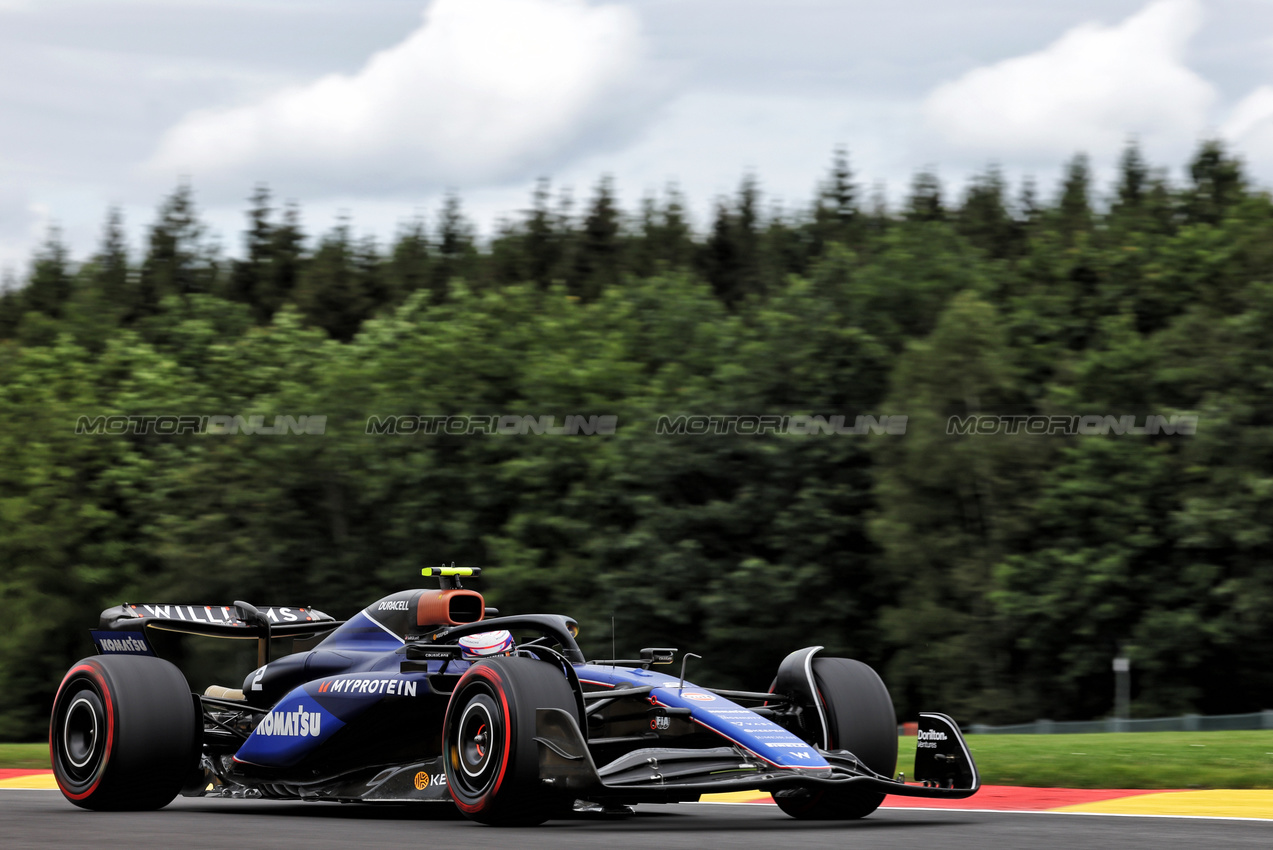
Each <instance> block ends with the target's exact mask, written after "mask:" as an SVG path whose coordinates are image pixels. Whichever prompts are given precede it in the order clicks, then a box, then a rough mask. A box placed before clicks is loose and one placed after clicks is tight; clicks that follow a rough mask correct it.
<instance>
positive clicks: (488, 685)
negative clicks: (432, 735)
mask: <svg viewBox="0 0 1273 850" xmlns="http://www.w3.org/2000/svg"><path fill="white" fill-rule="evenodd" d="M537 708H560V709H564V710H566V711H568V712H570V714H571V716H572V717H574V718H575V719H576V720H578V719H579V718H578V714H579V712H578V709H577V708H576V701H575V695H574V693H573V692H572V691H571V689H570V684H569V683H568V682H567V681H566V678H565V677H564V676H563V675H562V674H561V673H560V671H558V670H557V669H555V668H554V667H553V666H552V665H549V664H545V663H544V662H542V661H536V660H534V659H532V658H520V657H512V658H493V659H490V660H488V661H483V662H481V663H480V664H476V665H474V666H473V667H470V668H469V670H468V672H467V673H465V674H464V675H463V676H462V677H461V678H460V681H459V683H458V684H457V685H456V687H455V691H454V692H453V693H452V695H451V701H450V703H449V704H448V705H447V709H446V719H445V721H444V722H443V727H442V740H443V755H444V762H445V766H446V782H447V787H448V788H449V789H450V791H451V797H452V799H454V800H455V804H456V805H457V806H459V808H460V811H461V812H463V813H464V815H465V816H466V817H468V818H470V819H471V820H475V821H478V822H479V823H485V824H490V825H492V826H531V825H534V824H538V823H543V822H544V821H546V820H548V819H549V818H553V817H564V816H565V815H567V814H569V812H570V810H571V806H572V805H573V803H574V798H573V797H569V796H567V795H563V794H561V793H559V792H554V791H552V790H551V789H549V788H548V787H547V786H545V785H544V784H543V783H541V782H540V781H539V745H538V744H536V743H535V709H537Z"/></svg>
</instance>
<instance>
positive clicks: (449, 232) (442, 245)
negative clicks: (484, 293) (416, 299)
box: [429, 192, 476, 301]
mask: <svg viewBox="0 0 1273 850" xmlns="http://www.w3.org/2000/svg"><path fill="white" fill-rule="evenodd" d="M437 247H438V253H437V258H436V261H435V262H434V263H433V264H432V269H431V273H430V282H429V288H430V289H432V290H433V297H434V300H435V301H442V300H445V298H446V294H447V291H448V290H449V289H450V284H451V280H452V278H456V277H461V278H469V281H468V282H469V284H470V285H472V284H473V283H474V281H473V280H472V279H471V277H472V271H473V269H472V261H473V257H474V255H475V254H476V248H475V247H474V244H473V226H472V224H470V223H469V221H468V219H467V218H465V216H464V210H463V208H462V206H461V204H460V197H459V195H457V194H455V193H454V192H448V193H447V196H446V199H445V200H444V201H443V202H442V210H441V212H439V213H438V235H437Z"/></svg>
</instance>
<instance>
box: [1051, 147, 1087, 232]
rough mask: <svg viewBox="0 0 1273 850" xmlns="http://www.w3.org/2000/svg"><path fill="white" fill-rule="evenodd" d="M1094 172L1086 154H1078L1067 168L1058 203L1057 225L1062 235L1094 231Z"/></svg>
mask: <svg viewBox="0 0 1273 850" xmlns="http://www.w3.org/2000/svg"><path fill="white" fill-rule="evenodd" d="M1091 191H1092V171H1091V168H1090V167H1089V165H1088V161H1087V155H1086V154H1077V155H1075V157H1074V158H1073V159H1072V160H1070V162H1069V164H1068V165H1066V167H1065V179H1064V180H1063V181H1062V183H1061V197H1060V199H1059V200H1058V201H1057V223H1058V226H1059V228H1060V231H1061V233H1062V234H1064V235H1065V236H1066V237H1067V238H1070V239H1073V238H1074V235H1075V234H1077V233H1080V232H1086V231H1089V230H1091V229H1092V204H1091Z"/></svg>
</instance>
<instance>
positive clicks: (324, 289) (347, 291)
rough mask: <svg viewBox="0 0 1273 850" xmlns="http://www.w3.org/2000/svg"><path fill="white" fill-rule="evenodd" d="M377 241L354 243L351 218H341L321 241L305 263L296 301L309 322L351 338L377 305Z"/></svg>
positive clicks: (333, 334) (344, 339) (345, 339)
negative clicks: (374, 272)
mask: <svg viewBox="0 0 1273 850" xmlns="http://www.w3.org/2000/svg"><path fill="white" fill-rule="evenodd" d="M374 261H375V243H374V242H372V243H368V241H367V240H364V241H363V242H361V243H359V244H354V242H353V237H352V235H351V233H350V227H349V221H348V219H342V220H341V221H340V222H339V223H338V224H337V225H336V227H335V228H333V229H332V231H331V232H330V233H328V234H327V235H326V236H324V237H323V239H322V240H321V241H320V242H319V245H318V250H317V251H315V252H314V256H313V257H312V258H311V259H310V261H309V263H307V264H306V267H305V271H304V273H303V274H302V276H301V282H300V286H299V289H298V292H297V298H296V305H297V307H299V308H300V310H301V311H302V312H303V313H304V314H305V317H306V319H308V321H309V322H310V324H313V325H317V326H318V327H320V328H323V329H324V330H326V331H327V333H328V334H330V335H331V337H332V338H333V339H338V340H340V341H341V342H348V341H349V340H350V339H353V337H354V335H355V334H356V333H358V329H359V327H361V326H362V323H363V320H364V319H366V318H368V317H369V316H370V315H371V314H372V312H373V311H374V309H375V308H376V306H377V305H376V303H375V301H376V293H375V291H374V290H375V286H374V281H372V280H369V274H370V273H371V272H372V270H373V268H374V265H375V262H374Z"/></svg>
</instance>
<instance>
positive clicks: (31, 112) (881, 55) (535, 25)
mask: <svg viewBox="0 0 1273 850" xmlns="http://www.w3.org/2000/svg"><path fill="white" fill-rule="evenodd" d="M1133 136H1134V137H1136V138H1138V139H1139V140H1140V141H1141V144H1142V146H1143V147H1144V149H1145V151H1146V153H1147V155H1148V157H1149V158H1150V160H1151V161H1152V162H1154V163H1155V164H1158V165H1163V166H1169V167H1170V168H1171V169H1172V173H1173V174H1174V175H1177V176H1178V175H1179V174H1180V172H1181V167H1182V166H1183V164H1184V163H1185V162H1186V160H1187V158H1188V156H1189V154H1190V152H1191V151H1192V150H1193V149H1194V148H1195V147H1196V145H1197V143H1198V141H1199V140H1200V139H1203V138H1209V137H1217V136H1218V137H1221V138H1224V139H1226V140H1227V141H1228V142H1229V143H1230V144H1231V145H1232V146H1233V147H1234V149H1236V150H1237V151H1238V152H1239V153H1240V154H1241V155H1242V156H1243V157H1244V158H1245V159H1246V161H1247V163H1248V165H1249V167H1250V170H1251V171H1252V173H1253V174H1254V175H1255V176H1256V177H1257V179H1258V180H1259V181H1260V182H1262V183H1263V184H1264V185H1266V186H1268V185H1273V0H1099V2H1098V0H1069V2H1067V3H1064V4H1060V3H1040V2H1037V0H960V2H957V3H956V2H952V0H892V2H889V3H880V2H868V0H432V2H428V0H0V268H9V269H11V270H13V271H15V272H18V273H21V272H22V271H23V270H24V269H25V266H26V263H27V260H28V257H29V255H30V252H31V250H32V248H33V246H34V245H35V244H36V243H37V242H38V241H39V240H40V239H41V238H42V235H43V234H44V233H45V232H46V231H47V229H48V227H49V226H50V224H56V225H57V226H59V227H60V228H61V229H62V230H63V232H64V233H65V235H66V238H67V240H68V241H69V242H70V243H71V245H72V248H73V250H74V252H75V254H76V256H78V257H83V256H85V255H86V254H87V253H89V252H90V251H91V250H92V249H93V247H94V245H95V244H96V242H97V239H98V234H99V232H100V229H101V224H102V221H103V218H104V215H105V211H106V209H107V208H108V207H109V206H112V205H114V206H119V207H121V208H122V209H123V210H124V213H125V217H126V220H127V222H128V225H129V229H130V232H131V234H132V236H133V238H134V241H136V242H137V243H138V244H140V240H141V237H142V233H143V231H144V228H145V225H146V224H147V223H148V222H149V221H150V220H151V219H152V218H153V215H154V208H155V206H156V203H157V202H158V201H159V200H160V199H161V198H162V197H163V196H164V195H165V194H166V193H167V192H169V191H171V189H172V188H173V187H174V186H175V185H176V184H177V182H178V181H179V180H181V179H189V180H190V182H191V183H192V185H193V187H194V189H195V193H196V198H197V201H198V203H199V205H200V207H201V209H202V210H203V212H204V216H205V218H206V220H207V221H209V222H210V223H211V224H212V226H213V230H214V232H216V233H218V234H219V235H220V240H221V242H222V243H223V245H224V247H225V250H226V251H227V252H228V253H231V254H233V253H237V252H238V250H239V242H240V231H241V229H242V221H243V211H244V209H245V206H246V204H245V200H244V199H245V198H246V197H247V196H248V194H249V193H250V191H251V189H252V187H253V185H255V184H256V183H259V182H265V183H268V185H269V186H270V187H271V188H272V189H273V191H274V192H275V194H276V196H278V197H281V198H287V199H294V200H296V201H297V202H299V203H300V205H301V208H302V212H303V217H304V222H305V226H306V228H307V229H308V231H309V232H310V233H315V232H319V231H322V230H324V229H326V228H328V227H330V226H331V225H332V223H333V222H334V221H335V220H336V217H337V216H338V215H340V214H341V213H342V212H347V213H348V214H349V215H351V216H352V218H353V221H354V225H355V228H356V229H357V230H359V231H361V232H370V233H375V234H378V235H380V236H382V237H386V238H387V237H389V236H391V235H392V233H393V232H394V229H395V227H396V226H397V224H398V223H399V222H401V221H402V220H404V219H407V218H409V217H411V216H413V215H415V214H417V213H420V212H423V213H424V214H425V215H426V217H428V216H430V215H431V214H432V213H433V211H434V210H436V208H437V206H438V204H439V203H440V200H441V197H442V195H443V193H444V192H445V191H446V190H448V189H456V190H458V191H459V192H460V193H461V195H462V197H463V198H464V201H465V205H466V208H467V209H468V210H469V212H470V214H471V215H472V216H473V217H474V218H475V219H476V220H477V222H478V224H479V226H480V227H481V229H482V230H483V231H485V232H489V231H490V229H491V226H492V223H493V222H494V221H495V220H496V219H497V218H498V217H499V216H501V215H504V216H512V215H516V214H517V212H518V211H519V210H521V209H523V208H524V207H526V206H527V203H528V198H529V194H530V190H531V187H532V185H533V183H534V180H535V178H537V177H539V176H548V177H550V178H551V179H552V180H553V183H554V185H555V186H559V187H560V186H570V187H573V188H574V191H575V194H576V196H586V195H587V194H588V192H589V191H590V189H591V187H592V185H593V184H594V183H595V182H596V180H597V178H598V177H599V176H600V175H601V174H607V173H608V174H611V175H613V176H614V178H615V181H616V184H617V186H618V189H619V193H620V197H621V200H622V202H623V203H624V204H625V205H626V206H627V207H629V208H634V207H635V204H636V201H637V200H639V198H640V197H641V196H642V195H643V194H646V193H650V192H657V191H659V190H661V188H662V187H663V186H665V185H666V184H667V182H668V181H670V180H675V181H676V182H678V183H679V185H680V186H681V187H682V188H683V189H684V190H685V192H686V193H687V194H688V195H689V196H690V199H691V201H692V202H693V203H694V206H695V209H696V210H697V211H698V212H699V223H700V225H701V224H702V223H703V221H702V219H703V217H704V216H705V214H706V209H707V207H708V205H709V204H710V202H711V200H712V198H714V197H716V196H718V195H720V194H724V193H729V192H732V191H733V190H734V189H735V188H736V186H737V184H738V181H739V179H740V178H741V176H742V175H743V174H744V173H747V172H749V171H750V172H754V173H755V174H756V175H757V176H758V177H759V179H760V181H761V185H762V188H763V190H764V191H765V193H766V196H767V197H768V198H769V199H770V200H771V201H781V202H785V203H786V204H787V205H789V206H790V205H794V204H804V203H806V202H807V201H808V199H809V198H810V197H811V195H812V192H813V189H814V186H815V184H816V183H817V181H818V180H819V178H820V177H821V176H822V175H823V174H824V173H825V171H826V168H827V166H828V163H829V161H830V157H831V152H832V150H833V148H834V147H835V146H836V145H840V144H843V145H846V146H847V147H848V148H849V150H850V155H851V158H852V162H853V166H854V168H855V170H856V172H857V174H858V177H859V179H860V181H861V182H862V183H864V184H866V186H867V188H868V190H869V189H870V188H871V187H873V186H874V185H876V184H882V185H883V186H884V187H885V189H886V191H887V192H888V194H889V195H890V196H891V197H893V198H898V197H900V196H901V195H902V194H903V193H904V191H905V188H906V186H907V184H908V183H909V181H910V178H911V176H912V175H913V173H914V172H915V171H916V170H917V169H919V168H922V167H928V168H933V169H936V171H937V172H938V173H939V175H940V176H941V177H942V179H943V181H944V182H945V184H946V186H947V187H948V189H949V190H951V191H958V189H959V187H960V186H961V185H962V182H963V181H964V179H966V177H967V176H968V175H969V174H971V173H974V172H977V171H980V170H983V169H984V168H985V167H986V165H987V164H989V163H992V162H993V163H998V164H999V165H1001V166H1002V168H1003V169H1004V170H1005V172H1006V173H1007V174H1008V175H1009V177H1010V178H1011V179H1013V180H1014V181H1015V180H1019V179H1021V177H1022V176H1024V175H1026V174H1031V175H1034V176H1035V177H1036V178H1037V179H1038V182H1039V184H1040V186H1041V187H1042V188H1043V189H1044V190H1045V191H1050V190H1051V188H1052V187H1053V186H1054V184H1055V182H1056V180H1057V179H1058V175H1059V173H1060V168H1061V164H1062V163H1063V162H1064V161H1065V160H1066V159H1067V158H1068V157H1070V156H1071V155H1073V154H1074V153H1075V152H1078V151H1084V152H1087V153H1088V154H1089V155H1090V156H1091V157H1092V159H1093V162H1094V164H1095V165H1096V167H1097V169H1098V172H1100V173H1102V174H1106V175H1108V173H1109V171H1110V169H1111V167H1112V165H1113V163H1114V161H1115V159H1116V158H1117V156H1118V153H1119V151H1120V149H1121V148H1122V146H1123V145H1124V144H1125V142H1126V140H1127V139H1128V138H1130V137H1133Z"/></svg>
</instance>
